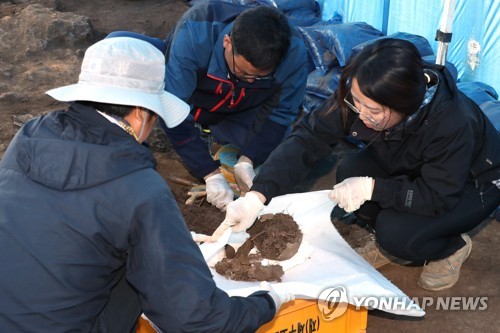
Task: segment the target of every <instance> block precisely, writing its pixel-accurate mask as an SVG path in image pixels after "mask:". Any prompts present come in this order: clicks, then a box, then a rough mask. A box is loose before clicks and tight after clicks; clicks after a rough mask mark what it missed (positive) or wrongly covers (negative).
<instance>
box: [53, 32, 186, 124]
mask: <svg viewBox="0 0 500 333" xmlns="http://www.w3.org/2000/svg"><path fill="white" fill-rule="evenodd" d="M164 78H165V56H164V55H163V54H162V53H161V52H160V51H159V50H158V49H157V48H156V47H155V46H153V45H152V44H150V43H148V42H146V41H144V40H140V39H137V38H131V37H115V38H109V39H103V40H101V41H99V42H97V43H95V44H94V45H92V46H90V47H89V48H88V49H87V51H86V52H85V56H84V58H83V62H82V68H81V72H80V77H79V80H78V83H76V84H72V85H69V86H64V87H60V88H56V89H52V90H49V91H47V92H46V94H48V95H49V96H51V97H53V98H55V99H56V100H59V101H62V102H72V101H92V102H100V103H108V104H119V105H130V106H139V107H143V108H146V109H149V110H151V111H153V112H154V113H156V114H157V115H158V116H159V117H161V118H162V119H163V120H164V121H165V124H166V125H167V127H169V128H171V127H175V126H177V125H179V124H180V123H181V122H182V121H183V120H184V119H185V118H186V117H187V115H188V114H189V109H190V108H189V106H188V105H187V104H186V103H185V102H183V101H182V100H181V99H179V98H178V97H176V96H174V95H172V94H171V93H169V92H167V91H165V90H164V87H165V83H164Z"/></svg>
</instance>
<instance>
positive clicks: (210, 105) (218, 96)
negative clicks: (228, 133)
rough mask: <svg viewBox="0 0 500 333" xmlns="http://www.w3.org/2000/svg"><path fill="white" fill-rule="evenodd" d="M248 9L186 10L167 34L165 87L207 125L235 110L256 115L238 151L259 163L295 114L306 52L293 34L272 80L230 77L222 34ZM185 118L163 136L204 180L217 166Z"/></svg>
mask: <svg viewBox="0 0 500 333" xmlns="http://www.w3.org/2000/svg"><path fill="white" fill-rule="evenodd" d="M247 8H248V7H245V6H240V5H233V4H230V3H226V2H222V1H212V2H210V1H209V2H202V3H199V4H197V5H195V6H193V7H192V8H190V9H189V10H188V11H187V12H186V13H185V14H184V15H183V17H182V18H181V19H180V20H179V23H178V24H177V26H176V28H175V30H174V32H173V34H172V35H171V36H170V37H171V39H170V41H169V45H168V50H167V66H166V77H165V90H167V91H169V92H171V93H173V94H174V95H176V96H178V97H179V98H181V99H182V100H184V101H186V102H187V103H188V104H190V105H191V107H192V110H191V114H192V115H193V118H194V120H195V121H196V122H198V123H200V124H202V125H204V126H206V127H208V126H210V125H213V124H217V123H218V122H220V121H221V120H222V119H225V118H227V117H231V116H232V115H235V114H239V113H242V112H252V113H254V114H255V119H256V120H255V121H254V123H253V125H252V126H251V128H250V130H249V131H248V133H247V138H246V143H245V145H244V146H243V147H239V148H240V153H241V154H242V155H245V156H247V157H249V158H250V159H252V161H254V163H257V164H259V163H262V162H263V161H264V160H265V159H266V158H267V156H268V155H269V153H270V152H271V151H272V150H273V149H274V148H275V147H276V146H277V145H278V144H279V143H280V142H281V141H282V140H283V136H284V134H285V132H286V130H287V129H288V127H289V126H290V125H291V124H292V123H293V121H294V120H295V119H296V118H297V115H298V112H299V108H300V106H301V104H302V100H303V97H304V92H305V85H306V80H307V66H306V62H307V55H306V48H305V46H304V43H303V40H302V39H301V37H300V36H299V35H298V34H297V33H296V32H294V33H293V36H292V39H291V45H290V48H289V50H288V53H287V54H286V56H285V57H284V59H283V60H282V61H281V63H280V64H279V66H278V67H277V69H276V78H275V79H274V80H263V81H255V82H253V83H248V82H244V81H241V80H238V81H236V82H235V81H232V80H230V79H229V78H228V73H229V70H228V68H227V63H226V61H225V59H224V48H223V38H224V35H226V34H229V33H230V30H231V28H232V26H233V21H234V19H235V18H236V17H237V16H238V14H239V13H241V11H242V10H244V9H247ZM188 122H189V120H186V121H185V123H184V124H181V125H180V126H178V128H174V129H171V130H168V131H167V135H169V138H170V139H171V141H173V142H172V143H173V145H174V147H175V148H176V150H177V152H178V153H179V155H180V156H181V158H182V159H183V161H184V162H185V164H186V165H187V167H188V168H189V169H190V171H191V172H193V173H194V175H195V176H197V177H199V178H202V177H203V176H205V175H207V174H208V173H210V172H212V171H213V170H215V169H216V168H217V167H218V165H217V164H216V163H215V162H214V161H213V160H212V158H211V156H210V154H209V152H208V149H207V146H206V144H205V143H204V142H203V141H202V140H200V138H199V133H198V131H197V130H196V129H194V128H192V127H193V125H192V123H191V124H189V126H187V123H188ZM189 128H191V130H190V131H189V130H187V129H189ZM176 130H177V133H176Z"/></svg>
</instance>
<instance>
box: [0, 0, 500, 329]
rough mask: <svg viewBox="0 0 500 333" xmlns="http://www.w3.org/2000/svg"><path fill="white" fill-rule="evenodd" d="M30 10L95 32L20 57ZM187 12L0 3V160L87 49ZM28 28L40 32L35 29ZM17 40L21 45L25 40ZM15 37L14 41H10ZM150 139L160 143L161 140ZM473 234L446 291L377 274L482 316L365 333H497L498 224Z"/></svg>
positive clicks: (119, 2)
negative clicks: (58, 15)
mask: <svg viewBox="0 0 500 333" xmlns="http://www.w3.org/2000/svg"><path fill="white" fill-rule="evenodd" d="M33 4H39V5H40V6H42V7H44V8H50V9H51V10H53V11H54V12H63V13H75V14H78V15H82V16H84V17H88V18H89V20H90V23H91V27H92V31H91V33H90V34H88V35H85V36H84V37H85V38H83V37H82V39H80V40H77V41H76V42H75V43H74V44H72V45H69V46H68V45H63V44H58V43H59V42H60V40H55V41H54V43H53V44H51V45H49V46H48V47H46V48H44V49H43V50H42V51H39V52H35V51H33V50H34V49H35V46H36V45H35V46H33V47H31V48H28V49H26V50H24V51H23V52H19V50H18V49H17V48H16V44H12V36H10V37H8V38H7V37H6V36H7V35H8V33H9V31H8V30H5V29H13V28H12V25H9V22H12V20H13V19H16V18H17V17H19V16H20V15H21V13H22V11H23V9H25V8H27V7H28V6H29V5H33ZM187 8H188V6H187V4H186V2H185V1H183V0H99V1H97V0H83V1H82V0H11V1H6V0H0V46H2V48H0V158H1V156H2V154H3V152H4V151H5V149H6V148H7V146H8V143H9V142H10V140H11V139H12V137H13V136H14V134H15V132H16V131H17V129H18V128H19V127H18V125H20V124H22V122H23V120H24V119H26V118H29V117H30V116H36V115H39V114H42V113H44V112H48V111H52V110H54V109H57V108H62V107H64V105H63V104H60V103H57V102H55V101H54V100H52V99H50V98H49V97H48V96H46V95H45V94H44V92H45V91H46V90H48V89H51V88H55V87H58V86H61V85H65V84H70V83H74V82H76V80H77V76H78V72H79V66H80V61H81V58H82V55H83V51H84V49H85V48H86V47H88V46H89V45H91V43H93V42H95V41H97V40H100V39H102V38H103V37H104V36H106V35H107V34H108V33H109V32H111V31H116V30H129V31H135V32H139V33H144V34H147V35H150V36H154V37H160V38H164V37H165V36H166V34H167V33H168V32H169V31H170V30H171V28H172V27H173V26H174V24H175V22H176V21H177V19H178V18H179V17H180V15H182V13H183V12H184V11H185V10H186V9H187ZM49 17H51V16H49ZM2 29H3V30H2ZM32 29H33V31H35V33H36V32H37V30H36V29H37V27H32ZM28 33H33V32H31V31H29V30H26V31H21V34H28ZM17 37H18V38H19V41H20V43H21V41H22V37H24V36H22V35H20V36H17ZM15 38H16V36H14V40H15ZM7 39H8V40H7ZM9 43H10V44H9ZM60 43H62V42H60ZM6 45H9V46H8V47H7V46H6ZM12 45H14V46H12ZM63 46H64V50H62V47H63ZM155 139H156V140H159V141H161V140H162V138H161V136H159V137H157V138H155ZM163 140H164V138H163ZM160 143H161V142H160ZM155 146H157V145H155ZM160 146H161V144H160ZM163 147H164V149H159V150H158V151H156V152H155V156H156V158H157V161H158V171H159V172H160V174H162V176H164V178H165V180H166V181H167V183H169V185H170V186H171V188H172V190H173V191H174V193H178V194H179V195H180V196H182V195H183V193H184V191H186V187H185V186H183V185H179V184H176V183H173V182H171V181H170V180H169V178H168V177H169V176H171V175H174V176H178V177H183V178H187V179H191V180H193V181H194V180H195V179H194V178H193V177H191V175H190V174H189V173H188V172H187V171H186V169H185V168H184V167H183V165H182V164H181V163H180V162H179V160H178V158H176V156H175V154H173V153H172V152H171V151H170V150H169V149H168V142H167V143H165V144H164V145H163ZM339 158H341V155H338V154H337V155H332V156H329V157H328V158H326V159H324V160H323V161H320V163H318V165H317V166H316V168H315V169H314V170H313V171H312V172H311V174H310V175H309V176H308V177H307V178H306V179H305V180H304V181H303V182H302V183H301V184H299V186H297V188H296V190H297V191H310V190H322V189H329V188H331V186H332V185H333V179H334V173H335V169H334V165H335V164H336V163H337V162H338V160H339ZM185 198H186V197H182V198H180V199H179V202H181V203H182V201H183V200H185ZM402 223H404V221H402ZM356 228H357V227H355V226H353V227H351V230H347V231H346V230H344V231H343V232H344V233H345V234H346V235H347V237H350V241H351V242H356V241H357V240H359V239H363V238H364V237H366V231H364V230H362V229H360V228H357V229H356ZM472 234H473V238H472V239H473V250H472V254H471V256H470V258H469V260H468V261H467V263H466V264H465V265H464V266H463V268H462V272H461V278H460V280H459V282H458V284H457V285H456V286H454V287H453V288H451V289H449V290H447V291H442V292H437V293H430V292H427V291H424V290H422V289H420V288H419V287H418V286H417V280H418V276H419V274H420V271H421V267H403V266H399V265H397V264H390V265H388V266H385V267H383V268H382V269H381V272H382V274H384V275H385V276H386V277H387V278H388V279H389V280H391V281H392V282H393V283H394V284H395V285H396V286H398V287H399V288H400V289H402V290H403V291H404V292H405V293H406V294H407V295H409V296H410V297H417V298H418V299H421V298H422V297H432V298H433V299H434V301H435V302H434V303H436V301H437V297H439V296H454V297H462V296H464V297H465V296H483V297H488V298H487V309H485V310H483V311H465V310H455V311H445V310H442V309H438V308H436V305H435V304H434V305H433V306H429V307H427V308H426V311H427V315H426V317H425V319H423V320H419V321H413V320H409V319H408V318H397V319H394V318H383V317H380V316H379V315H378V314H377V313H370V314H369V317H368V329H367V331H368V332H369V333H375V332H407V331H416V332H498V331H499V330H500V329H499V327H500V319H499V316H498V314H499V313H500V306H499V304H500V289H499V282H498V281H499V276H500V265H499V260H498V259H499V244H500V223H498V222H496V221H485V223H484V224H483V225H482V226H481V227H480V228H478V229H477V230H475V231H474V232H473V233H472Z"/></svg>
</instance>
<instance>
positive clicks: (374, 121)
mask: <svg viewBox="0 0 500 333" xmlns="http://www.w3.org/2000/svg"><path fill="white" fill-rule="evenodd" d="M348 95H351V96H352V94H351V93H350V92H349V93H348V94H347V95H346V96H345V97H344V103H345V104H347V106H348V107H349V109H351V111H353V112H354V113H357V114H359V115H361V116H363V117H365V118H366V120H368V121H369V122H370V124H372V125H373V126H378V125H380V123H381V122H382V121H383V120H384V119H385V118H387V115H385V116H384V117H383V118H382V119H380V120H375V119H374V118H373V117H372V116H371V115H370V114H368V113H364V112H361V111H359V109H358V108H357V107H356V106H354V104H353V103H351V102H349V100H347V96H348Z"/></svg>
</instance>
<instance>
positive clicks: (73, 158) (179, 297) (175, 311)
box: [0, 104, 275, 333]
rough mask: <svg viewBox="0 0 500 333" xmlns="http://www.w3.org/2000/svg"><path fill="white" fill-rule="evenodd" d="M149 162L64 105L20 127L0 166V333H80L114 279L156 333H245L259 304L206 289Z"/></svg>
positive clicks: (261, 312)
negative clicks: (129, 291) (124, 285)
mask: <svg viewBox="0 0 500 333" xmlns="http://www.w3.org/2000/svg"><path fill="white" fill-rule="evenodd" d="M154 168H155V160H154V157H153V156H152V154H151V153H150V151H149V150H148V149H147V148H146V147H145V146H143V145H140V144H138V143H137V142H136V141H135V140H134V138H133V137H132V136H131V135H129V134H127V133H126V132H125V131H124V130H122V129H121V128H120V127H118V126H116V125H114V124H112V123H111V122H109V121H108V120H107V119H105V118H104V117H103V116H101V115H100V114H99V113H97V112H96V111H95V109H93V108H90V107H86V106H83V105H81V104H74V105H73V106H72V107H71V108H70V109H69V111H67V112H64V111H56V112H52V113H49V114H48V115H47V116H44V117H41V118H37V119H34V120H32V121H30V122H28V123H26V124H25V125H24V126H23V127H22V128H21V130H20V131H19V132H18V133H17V135H16V137H15V138H14V140H13V141H12V143H11V145H10V146H9V148H8V149H7V151H6V153H5V155H4V157H3V159H2V160H1V161H0V295H1V297H0V331H2V332H23V333H26V332H51V333H56V332H70V331H71V332H89V330H90V328H91V327H92V325H93V323H94V321H95V318H96V316H97V315H98V313H99V312H100V311H101V309H102V308H103V306H104V305H105V304H106V301H107V299H108V296H109V292H110V289H111V288H112V287H113V286H114V285H115V283H116V282H117V281H118V280H119V279H120V277H121V274H119V273H118V272H120V271H123V269H122V268H124V267H125V271H126V273H125V274H126V278H127V280H128V281H129V283H130V284H131V285H132V286H133V287H134V288H135V289H136V290H137V292H138V295H139V297H140V301H141V306H142V308H143V311H144V313H145V314H146V315H147V316H148V317H149V319H151V320H152V321H153V322H154V323H155V324H156V325H157V326H158V327H159V328H161V329H162V330H164V331H168V332H181V331H190V332H205V331H211V332H250V331H254V330H255V329H256V328H257V327H258V326H259V325H261V324H263V323H264V322H267V321H269V320H271V319H272V317H273V315H274V311H275V309H274V303H273V302H272V300H271V299H270V296H268V295H267V294H266V295H261V294H259V295H254V296H251V297H249V298H247V299H245V298H239V297H228V295H227V294H226V293H225V292H223V291H222V290H220V289H218V288H217V287H216V285H215V283H214V281H213V280H212V276H211V272H210V270H209V269H208V267H207V265H206V263H205V261H204V259H203V257H202V255H201V252H200V250H199V248H198V246H197V245H196V244H195V243H194V242H193V240H192V238H191V235H190V233H189V231H188V229H187V227H186V225H185V223H184V220H183V218H182V216H181V213H180V211H179V209H178V206H177V204H176V202H175V200H174V198H173V196H172V194H171V192H170V190H169V188H168V186H167V185H166V183H165V182H164V181H163V179H162V178H161V176H160V175H159V174H158V173H157V172H156V171H155V170H154Z"/></svg>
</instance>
